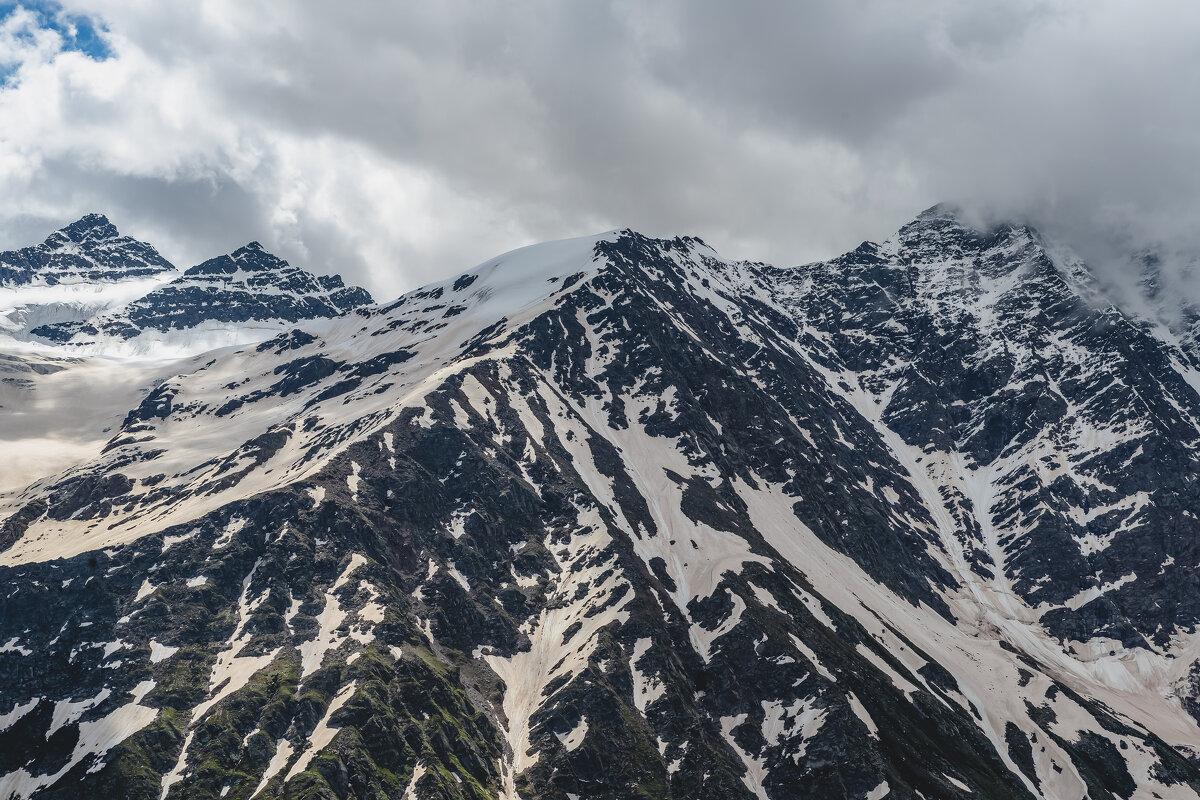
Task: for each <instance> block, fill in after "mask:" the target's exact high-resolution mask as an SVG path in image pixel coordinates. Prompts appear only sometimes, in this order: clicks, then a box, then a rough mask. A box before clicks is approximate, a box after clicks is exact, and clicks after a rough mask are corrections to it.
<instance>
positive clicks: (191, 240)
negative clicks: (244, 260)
mask: <svg viewBox="0 0 1200 800" xmlns="http://www.w3.org/2000/svg"><path fill="white" fill-rule="evenodd" d="M67 6H68V10H70V11H71V12H75V13H81V14H90V15H93V16H94V18H96V19H100V20H103V21H104V23H105V24H106V25H107V27H108V30H109V32H110V33H109V36H110V41H109V44H110V49H111V51H112V56H113V57H112V58H110V59H108V60H105V61H101V62H97V61H94V60H91V59H89V58H88V57H87V56H85V55H83V54H82V53H79V52H75V51H64V50H62V47H63V42H62V40H61V37H58V36H57V34H55V33H53V32H52V31H43V32H36V31H35V32H34V35H33V36H32V37H30V36H28V35H25V36H17V35H15V32H16V31H18V30H19V29H20V26H22V25H23V26H25V27H24V30H26V31H30V30H31V27H30V26H31V25H32V22H31V21H30V19H31V18H21V17H19V16H11V17H9V18H8V19H7V21H6V22H4V23H3V25H2V26H0V63H3V62H5V60H6V59H7V61H8V63H12V64H17V63H19V64H20V67H19V71H18V72H17V73H16V74H15V75H14V76H13V77H12V78H10V83H9V85H8V86H7V87H5V88H2V89H0V123H2V124H0V182H2V183H0V185H3V186H4V187H5V188H6V191H5V192H4V193H3V194H0V245H3V246H16V245H20V244H25V243H28V242H30V241H34V240H37V239H38V238H40V237H41V236H42V235H44V234H45V233H46V232H48V230H49V229H51V228H53V227H56V226H57V225H58V224H61V223H62V222H66V221H68V220H69V219H71V218H73V217H75V216H78V215H80V214H82V213H84V212H86V211H90V210H98V211H103V212H105V213H108V214H109V215H110V216H111V217H113V219H114V221H116V222H117V223H118V225H119V226H121V227H122V228H124V229H127V231H128V232H130V233H132V234H134V235H139V236H142V237H143V238H146V239H149V240H150V241H153V242H155V243H156V244H158V245H159V246H160V247H161V249H163V250H164V252H165V253H166V254H167V255H168V256H169V257H171V258H173V259H174V260H177V261H179V262H180V263H181V264H182V265H188V264H190V263H194V262H197V261H199V260H201V259H203V258H205V257H208V256H211V255H214V254H216V253H218V252H224V251H228V250H230V249H232V248H233V247H236V246H237V245H239V244H242V243H244V242H245V241H247V240H249V239H260V240H262V241H263V242H264V243H265V244H267V245H268V246H269V247H272V248H274V249H276V250H278V251H279V252H280V253H281V254H282V255H284V256H285V257H288V258H291V259H293V260H295V261H297V262H300V263H304V264H306V265H309V266H312V267H313V268H315V269H318V270H321V271H341V272H342V273H343V274H344V275H346V276H347V277H348V278H350V279H352V280H355V281H359V282H363V283H364V284H365V285H367V286H368V287H369V288H371V289H372V290H373V291H375V292H377V293H378V294H379V295H380V296H381V297H386V296H388V295H392V294H395V293H396V292H398V291H400V290H401V289H404V288H409V287H411V286H414V285H416V284H418V283H420V282H424V281H427V280H430V279H433V278H436V277H441V276H444V275H447V274H450V273H452V272H456V271H459V270H462V269H465V268H467V267H469V266H471V265H472V264H473V263H475V262H477V261H480V260H483V259H484V258H487V257H489V256H491V255H494V254H495V253H496V252H498V251H501V250H504V249H508V248H510V247H515V246H519V245H522V244H526V243H528V242H530V241H534V240H538V239H545V238H555V237H560V236H570V235H577V234H582V233H589V232H594V231H597V230H603V229H607V228H611V227H623V226H627V225H628V226H632V227H635V228H639V229H642V230H645V231H647V232H649V233H658V234H671V235H674V234H679V233H694V234H698V235H700V236H702V237H704V238H705V239H706V240H708V241H710V242H711V243H713V244H715V245H716V246H717V247H718V248H720V249H722V251H723V252H725V253H726V254H727V255H731V256H742V257H748V258H762V259H766V260H772V261H776V262H780V263H794V262H797V261H801V260H806V259H809V258H816V257H822V256H827V255H832V254H834V253H836V252H840V251H842V250H845V249H849V248H851V247H853V246H854V245H855V244H856V243H857V241H858V240H860V239H862V238H868V237H879V236H882V235H885V234H886V233H887V232H888V231H889V230H891V229H893V228H895V227H897V226H898V225H900V224H901V223H902V222H904V221H905V220H906V219H907V218H909V217H911V216H912V215H913V214H915V213H916V212H917V211H919V210H920V209H921V208H923V207H925V206H927V205H931V204H932V203H934V202H937V201H940V200H966V201H970V202H973V203H975V204H977V205H979V206H981V207H984V208H987V209H990V210H993V211H995V212H996V213H1003V214H1006V215H1021V216H1030V217H1033V218H1034V219H1035V221H1039V222H1042V223H1043V224H1048V225H1050V226H1051V227H1057V228H1058V229H1059V230H1061V231H1062V232H1063V233H1064V234H1065V235H1067V236H1069V237H1074V238H1075V239H1076V240H1084V241H1095V240H1098V239H1100V238H1104V237H1106V236H1108V234H1110V233H1111V232H1112V231H1114V230H1120V231H1123V232H1125V233H1126V234H1127V235H1128V237H1129V238H1132V239H1135V240H1136V239H1142V238H1153V237H1157V238H1160V239H1164V240H1168V241H1180V242H1182V241H1185V240H1187V239H1188V238H1189V237H1191V236H1193V234H1192V231H1193V229H1194V227H1195V226H1194V224H1193V223H1192V220H1194V219H1195V211H1196V210H1197V209H1196V198H1197V197H1198V196H1200V193H1198V192H1197V189H1198V188H1200V187H1198V185H1197V184H1198V182H1200V178H1198V177H1197V176H1200V152H1198V150H1200V143H1198V140H1197V139H1196V137H1195V136H1194V135H1193V134H1192V132H1193V131H1194V130H1195V129H1196V127H1197V123H1200V119H1198V117H1200V110H1198V109H1200V104H1198V103H1196V102H1195V101H1196V99H1197V98H1196V97H1195V93H1196V89H1195V87H1196V86H1197V85H1200V81H1197V78H1200V75H1198V74H1197V73H1198V72H1200V60H1198V57H1197V51H1196V48H1195V47H1194V42H1195V40H1196V34H1197V32H1198V31H1200V8H1198V7H1195V6H1193V5H1191V4H1188V3H1183V2H1175V3H1167V2H1149V3H1143V4H1137V5H1136V6H1131V5H1129V4H1122V3H1117V2H1115V0H1097V2H1093V3H1088V4H1086V5H1080V4H1074V3H1066V2H1035V1H1034V0H1026V1H1025V2H1003V3H1002V2H998V0H981V1H980V2H978V3H969V4H963V3H955V2H949V0H945V1H942V0H925V2H915V3H906V4H902V5H897V4H894V3H886V2H880V1H878V0H864V2H861V3H853V4H850V3H840V2H838V3H835V2H824V3H805V4H796V5H791V6H787V5H781V4H778V3H768V2H759V1H758V0H748V1H747V2H745V3H738V4H726V3H717V2H706V0H689V1H688V2H684V0H661V1H660V2H651V3H632V2H629V0H617V1H616V2H612V3H608V4H605V3H587V4H558V3H550V2H538V1H536V0H531V1H530V2H518V3H510V2H505V3H501V2H466V1H465V0H460V1H459V2H453V1H451V2H445V3H436V4H429V3H425V4H420V3H400V4H378V3H367V2H354V1H351V2H345V3H337V4H311V3H303V2H293V3H284V2H271V3H267V2H265V0H242V1H241V2H233V1H232V0H213V1H210V2H197V3H158V2H151V1H150V0H128V1H127V2H117V1H116V0H79V1H78V2H70V3H68V4H67ZM1114 221H1115V222H1114ZM1108 238H1112V237H1111V236H1108ZM1097 252H1098V253H1099V252H1100V251H1099V250H1097Z"/></svg>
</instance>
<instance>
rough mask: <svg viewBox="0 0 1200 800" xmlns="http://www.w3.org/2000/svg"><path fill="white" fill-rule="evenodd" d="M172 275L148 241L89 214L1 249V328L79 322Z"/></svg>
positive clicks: (21, 330)
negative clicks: (35, 240) (28, 243)
mask: <svg viewBox="0 0 1200 800" xmlns="http://www.w3.org/2000/svg"><path fill="white" fill-rule="evenodd" d="M175 274H177V272H176V270H175V267H174V266H172V265H171V263H170V262H169V261H167V260H166V259H165V258H163V257H162V256H161V255H159V253H158V251H157V250H155V249H154V248H153V247H152V246H151V245H149V244H146V243H145V242H140V241H138V240H136V239H131V238H130V237H128V236H122V235H121V234H120V233H118V232H117V229H116V228H115V227H114V226H113V225H112V223H111V222H109V221H108V219H107V218H106V217H104V216H102V215H100V214H88V215H87V216H85V217H83V218H81V219H79V220H78V221H76V222H73V223H71V224H70V225H67V226H66V227H64V228H61V229H60V230H57V231H55V232H54V233H52V234H50V236H48V237H47V238H46V241H44V242H43V243H41V244H39V245H35V246H33V247H25V248H22V249H20V250H10V251H7V252H3V253H0V332H2V333H5V334H8V335H10V336H17V337H18V338H25V336H26V335H27V334H28V332H29V331H30V330H31V329H33V328H35V327H37V326H39V325H46V324H53V323H57V322H66V321H72V320H82V319H86V318H87V317H90V316H92V315H93V314H96V313H102V312H103V311H105V310H107V309H109V308H112V307H114V306H117V305H120V304H122V303H125V302H127V301H129V300H132V299H134V298H136V297H139V296H141V295H143V294H145V293H146V292H148V291H150V290H151V289H153V288H154V287H156V286H158V285H159V284H161V283H163V282H164V281H166V280H168V279H169V278H170V277H172V276H173V275H175Z"/></svg>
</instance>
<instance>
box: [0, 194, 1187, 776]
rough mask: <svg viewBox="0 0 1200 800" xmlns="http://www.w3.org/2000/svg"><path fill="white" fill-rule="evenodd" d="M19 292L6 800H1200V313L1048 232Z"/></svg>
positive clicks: (955, 222) (38, 251) (88, 228)
mask: <svg viewBox="0 0 1200 800" xmlns="http://www.w3.org/2000/svg"><path fill="white" fill-rule="evenodd" d="M1152 283H1153V281H1152V280H1149V281H1148V284H1147V285H1150V284H1152ZM0 292H2V293H3V294H2V295H0V300H2V301H3V302H2V303H0V315H2V316H0V324H2V325H3V326H4V329H5V330H4V332H5V333H6V334H7V338H6V340H5V342H4V343H3V346H2V347H0V350H2V352H0V381H2V382H0V441H3V442H4V448H5V452H6V455H8V458H6V459H4V462H5V463H4V464H2V465H0V593H2V596H3V601H2V602H0V798H8V797H15V798H31V797H36V798H77V797H114V798H116V797H121V798H155V799H158V800H168V799H170V800H175V799H176V798H231V799H233V798H237V799H240V800H248V798H274V797H289V798H350V797H353V798H392V800H432V799H433V798H439V799H442V798H446V799H455V800H456V799H458V798H471V799H472V800H483V799H484V798H500V799H502V800H515V799H516V798H525V800H535V799H536V800H543V799H545V800H568V798H570V799H571V800H576V799H580V798H679V799H687V800H691V799H692V798H696V799H699V798H714V799H716V798H721V799H724V798H747V799H748V800H752V799H753V798H758V799H759V800H785V799H787V800H790V799H791V798H856V799H858V800H863V799H865V800H881V799H882V798H885V797H886V798H894V799H895V800H910V799H913V800H915V799H916V798H925V799H926V800H933V799H934V798H995V799H997V800H999V799H1004V800H1008V799H1010V798H1024V799H1032V798H1045V799H1046V800H1080V799H1081V798H1091V799H1092V800H1115V799H1116V798H1121V800H1131V799H1132V798H1139V800H1140V799H1142V798H1145V799H1146V800H1149V798H1164V799H1166V798H1197V797H1200V634H1198V633H1197V625H1198V624H1200V572H1198V571H1197V568H1198V565H1200V518H1198V516H1197V515H1198V514H1200V345H1197V337H1196V336H1195V335H1194V331H1193V328H1194V322H1195V319H1200V316H1196V315H1193V316H1190V317H1189V316H1186V315H1184V316H1183V317H1181V318H1180V321H1178V322H1172V323H1170V324H1168V323H1167V322H1164V321H1163V320H1160V319H1159V318H1157V317H1155V318H1148V317H1145V316H1139V315H1136V314H1134V313H1133V312H1132V311H1129V310H1127V309H1125V308H1123V307H1122V305H1121V304H1119V303H1117V304H1114V303H1113V302H1111V298H1110V297H1109V294H1108V292H1107V290H1106V289H1105V287H1104V285H1103V284H1101V283H1100V282H1099V281H1098V280H1096V278H1095V277H1094V276H1093V275H1092V273H1091V272H1090V271H1089V268H1088V266H1087V265H1086V264H1085V263H1083V262H1082V261H1081V260H1079V259H1078V258H1076V257H1074V256H1072V255H1070V254H1069V252H1067V251H1065V250H1064V249H1062V248H1059V247H1052V246H1051V245H1050V244H1048V243H1047V242H1046V241H1045V240H1044V239H1043V237H1042V236H1041V235H1040V234H1039V233H1038V232H1037V231H1035V230H1033V229H1031V228H1029V227H1027V226H1024V225H1018V224H1005V225H1000V226H998V227H995V228H992V229H989V230H979V229H976V228H974V227H972V226H971V225H969V224H967V223H966V222H964V221H963V220H962V218H961V217H960V215H959V214H958V213H957V212H956V211H955V210H954V209H952V208H949V207H945V206H937V207H934V208H932V209H930V210H928V211H926V212H924V213H923V214H921V215H920V216H919V217H918V218H917V219H915V220H914V221H913V222H911V223H909V224H907V225H905V226H904V227H902V228H901V229H900V230H899V231H898V232H897V233H896V234H895V235H893V236H891V237H890V238H888V239H887V240H886V241H884V242H883V243H880V244H876V243H872V242H867V243H864V244H862V245H861V246H859V247H858V248H857V249H855V250H853V251H852V252H849V253H847V254H846V255H843V256H841V257H839V258H836V259H833V260H832V261H829V262H825V263H816V264H809V265H805V266H800V267H790V268H779V267H773V266H769V265H766V264H760V263H747V262H737V261H728V260H725V259H723V258H721V257H720V256H718V255H717V254H716V253H715V252H714V251H713V250H712V249H710V248H709V247H708V246H707V245H706V244H705V243H704V242H703V241H701V240H699V239H696V238H686V237H685V238H677V239H670V240H663V239H653V238H648V237H646V236H642V235H640V234H637V233H635V232H633V231H629V230H625V231H617V232H611V233H607V234H603V235H600V236H595V237H590V238H584V239H574V240H568V241H560V242H552V243H547V244H541V245H536V246H533V247H528V248H525V249H522V250H517V251H515V252H512V253H508V254H506V255H503V256H500V257H498V258H495V259H493V260H491V261H488V262H486V263H484V264H482V265H480V266H478V267H476V268H474V269H472V270H470V271H468V272H465V273H462V274H461V275H458V276H456V277H453V278H450V279H449V280H446V281H445V282H443V283H439V284H435V285H432V286H428V287H425V288H422V289H419V290H417V291H414V292H411V293H409V294H407V295H405V296H403V297H401V298H399V299H398V300H395V301H394V302H390V303H385V304H380V305H374V304H372V300H371V298H370V296H369V295H368V294H367V293H366V292H365V291H364V290H362V289H358V288H355V287H348V286H345V285H343V283H342V281H341V279H340V278H337V277H336V276H317V275H313V274H311V273H308V272H306V271H304V270H303V269H300V268H297V267H293V266H290V265H288V264H287V263H286V262H283V261H280V260H279V259H277V258H275V257H274V256H272V255H270V254H269V253H267V252H266V251H265V250H263V248H262V247H261V246H259V245H258V244H254V243H252V244H250V245H247V246H246V247H244V248H241V249H239V250H237V251H236V252H234V253H232V254H230V255H228V256H221V257H218V258H215V259H212V260H210V261H206V262H204V263H203V264H200V265H199V266H195V267H192V268H191V269H187V270H179V269H176V268H175V267H174V266H173V265H171V264H169V263H168V262H167V261H165V260H164V259H163V258H162V256H160V255H159V254H158V252H157V251H156V250H155V249H154V248H153V247H151V246H150V245H148V244H144V243H141V242H138V241H136V240H133V239H129V238H128V237H123V236H120V235H119V234H118V233H117V231H116V229H115V228H114V227H113V226H112V225H111V223H109V222H108V220H106V219H104V218H103V217H100V216H96V215H92V216H88V217H85V218H83V219H82V220H80V221H79V222H76V223H74V224H73V225H69V226H67V227H66V228H64V229H62V230H61V231H59V232H57V233H55V234H53V235H51V237H50V238H49V239H47V240H46V242H45V243H44V244H42V245H38V246H36V247H31V248H26V249H24V250H20V251H16V252H11V253H4V254H0ZM1164 319H1166V318H1165V317H1164Z"/></svg>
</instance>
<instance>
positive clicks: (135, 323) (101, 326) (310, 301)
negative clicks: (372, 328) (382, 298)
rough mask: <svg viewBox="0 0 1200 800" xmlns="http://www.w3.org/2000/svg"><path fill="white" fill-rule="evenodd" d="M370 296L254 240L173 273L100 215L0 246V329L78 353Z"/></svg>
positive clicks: (337, 309) (258, 322) (330, 311)
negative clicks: (38, 239) (32, 241)
mask: <svg viewBox="0 0 1200 800" xmlns="http://www.w3.org/2000/svg"><path fill="white" fill-rule="evenodd" d="M371 302H372V299H371V296H370V294H369V293H368V292H367V291H366V290H365V289H361V288H359V287H347V286H345V285H344V284H343V283H342V280H341V278H340V277H338V276H337V275H321V276H315V275H312V274H311V273H309V272H306V271H305V270H303V269H300V268H298V267H293V266H291V265H290V264H288V263H287V262H286V261H283V260H280V259H278V258H276V257H275V256H273V255H271V254H270V253H268V252H267V251H265V250H264V249H263V248H262V245H260V244H259V243H258V242H251V243H250V244H248V245H246V246H245V247H243V248H240V249H238V250H236V251H234V252H233V253H232V254H230V255H225V256H219V257H217V258H213V259H210V260H208V261H205V262H204V263H203V264H200V265H198V266H195V267H192V268H191V269H188V270H186V271H184V272H182V273H180V271H179V270H177V269H176V268H175V267H174V266H173V265H172V264H171V263H170V262H168V261H167V260H166V259H164V258H163V257H162V256H161V255H159V253H158V251H157V250H155V249H154V247H152V246H151V245H149V244H146V243H145V242H139V241H137V240H136V239H131V238H129V237H128V236H121V235H120V234H119V233H118V232H117V229H116V228H115V227H114V226H113V225H112V223H110V222H109V221H108V219H107V218H105V217H104V216H102V215H100V214H89V215H87V216H85V217H83V218H82V219H80V220H79V221H78V222H74V223H72V224H70V225H68V226H66V227H65V228H63V229H61V230H59V231H55V232H54V233H52V234H51V235H50V236H49V237H48V238H47V239H46V241H45V242H43V243H42V244H40V245H36V246H34V247H26V248H24V249H21V250H14V251H9V252H6V253H0V331H4V330H7V333H8V335H10V336H13V337H14V338H19V339H24V340H29V341H34V342H44V343H53V344H56V345H61V346H63V347H65V348H67V349H69V350H70V351H73V352H77V353H87V354H141V355H163V354H171V355H179V354H183V353H187V352H201V351H203V350H206V349H211V348H213V347H219V346H224V345H236V344H246V343H248V342H252V341H259V340H261V339H263V338H266V337H267V336H269V335H270V334H271V332H278V331H280V330H286V329H288V328H290V327H291V326H293V325H295V324H296V323H299V322H303V321H306V320H314V319H324V318H330V317H336V316H339V315H341V314H344V313H346V312H347V311H350V310H352V309H355V308H359V307H361V306H365V305H370V304H371Z"/></svg>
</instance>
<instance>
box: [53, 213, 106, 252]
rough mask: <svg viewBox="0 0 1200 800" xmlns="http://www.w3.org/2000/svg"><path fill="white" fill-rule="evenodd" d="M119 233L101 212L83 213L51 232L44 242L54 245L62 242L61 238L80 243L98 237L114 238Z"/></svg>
mask: <svg viewBox="0 0 1200 800" xmlns="http://www.w3.org/2000/svg"><path fill="white" fill-rule="evenodd" d="M120 235H121V234H120V233H119V232H118V231H117V228H116V226H115V225H113V224H112V222H110V221H109V219H108V217H106V216H104V215H103V214H95V213H92V214H84V215H83V216H82V217H80V218H79V219H77V220H75V221H74V222H72V223H71V224H69V225H64V226H63V227H61V228H59V229H58V230H57V231H55V232H54V233H52V234H51V235H50V236H49V237H48V238H47V239H46V244H47V245H49V246H54V245H56V244H60V243H63V241H62V240H64V239H65V240H67V241H71V242H76V243H81V242H85V241H95V240H99V239H115V238H117V237H119V236H120Z"/></svg>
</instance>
